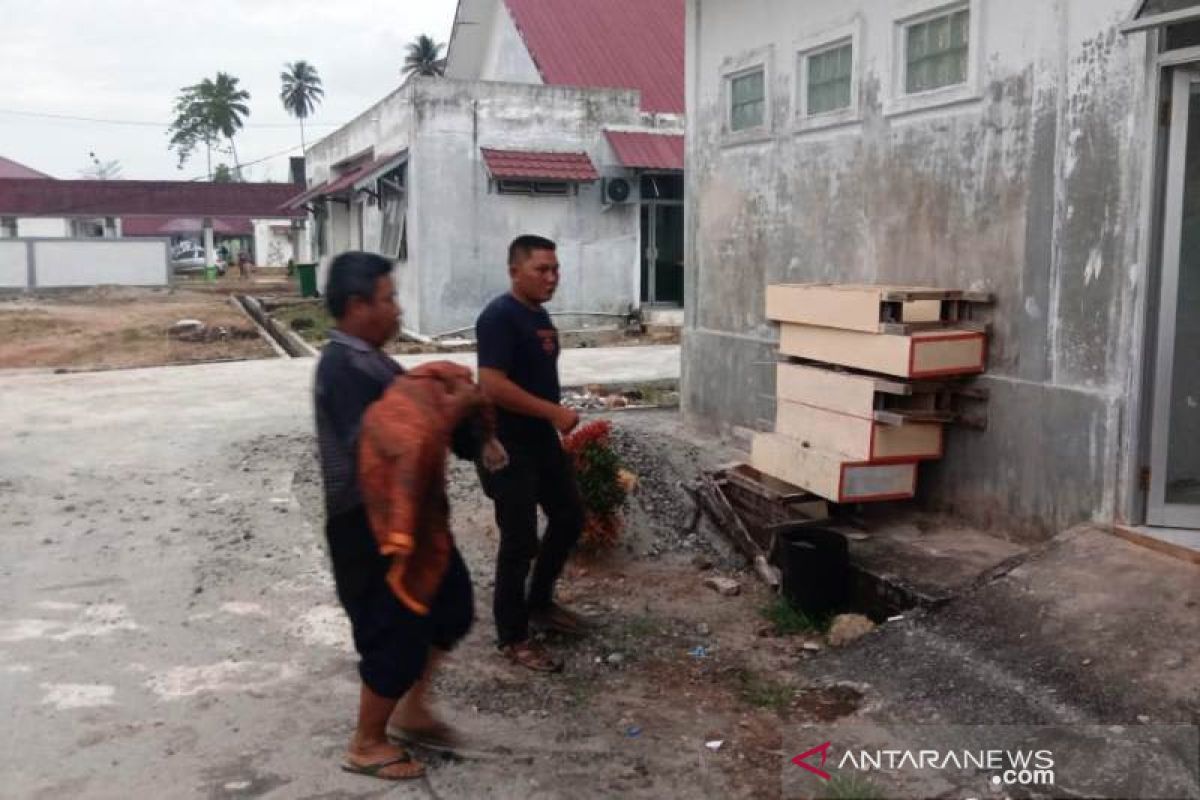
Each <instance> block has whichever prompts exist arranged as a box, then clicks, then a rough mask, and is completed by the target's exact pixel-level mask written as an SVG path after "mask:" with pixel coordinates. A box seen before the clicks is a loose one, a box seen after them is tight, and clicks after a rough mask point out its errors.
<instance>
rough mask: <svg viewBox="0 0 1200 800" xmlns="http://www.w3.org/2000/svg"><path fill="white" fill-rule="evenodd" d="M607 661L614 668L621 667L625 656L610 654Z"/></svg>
mask: <svg viewBox="0 0 1200 800" xmlns="http://www.w3.org/2000/svg"><path fill="white" fill-rule="evenodd" d="M605 661H607V662H608V663H609V664H611V665H612V666H614V667H619V666H620V665H621V664H622V663H624V661H625V656H623V655H621V654H620V653H609V654H608V658H606V659H605Z"/></svg>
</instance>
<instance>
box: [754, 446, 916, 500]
mask: <svg viewBox="0 0 1200 800" xmlns="http://www.w3.org/2000/svg"><path fill="white" fill-rule="evenodd" d="M750 461H751V464H752V465H753V466H754V468H755V469H758V470H761V471H762V472H765V473H766V474H768V475H773V476H775V477H776V478H779V479H780V480H784V481H787V482H788V483H791V484H793V485H795V486H799V487H801V488H803V489H807V490H808V491H810V492H812V493H813V494H815V495H818V496H820V497H824V498H825V499H826V500H830V501H832V502H835V503H868V502H877V501H883V500H907V499H909V498H911V497H913V495H914V494H916V489H917V464H916V463H915V462H904V463H894V464H871V463H863V462H856V461H853V460H851V459H847V458H846V457H845V456H841V455H839V454H836V453H828V452H826V451H823V450H815V449H813V448H811V447H807V448H806V447H804V446H803V445H802V444H801V442H800V441H799V440H797V439H793V438H791V437H788V436H784V435H782V434H779V433H759V434H755V436H754V443H753V445H752V448H751V458H750Z"/></svg>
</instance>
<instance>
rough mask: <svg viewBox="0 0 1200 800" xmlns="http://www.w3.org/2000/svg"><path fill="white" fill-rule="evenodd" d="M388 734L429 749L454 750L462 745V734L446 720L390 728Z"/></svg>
mask: <svg viewBox="0 0 1200 800" xmlns="http://www.w3.org/2000/svg"><path fill="white" fill-rule="evenodd" d="M388 736H391V737H392V738H394V739H399V740H400V741H402V742H405V743H407V744H411V745H416V746H418V747H424V748H425V749H427V750H444V751H447V752H453V751H455V750H458V749H459V748H461V747H462V736H460V735H459V733H458V731H456V730H455V729H454V728H453V727H451V726H450V725H447V724H446V723H445V722H441V721H438V722H435V723H434V724H433V725H430V726H428V727H425V728H400V727H395V728H389V729H388Z"/></svg>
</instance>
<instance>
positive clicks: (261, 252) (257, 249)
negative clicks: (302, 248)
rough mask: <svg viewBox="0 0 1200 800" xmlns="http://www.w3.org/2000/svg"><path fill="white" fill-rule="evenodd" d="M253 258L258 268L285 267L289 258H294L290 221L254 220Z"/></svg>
mask: <svg viewBox="0 0 1200 800" xmlns="http://www.w3.org/2000/svg"><path fill="white" fill-rule="evenodd" d="M285 226H286V227H285ZM254 257H255V259H256V260H257V264H258V266H260V267H282V266H286V265H287V262H288V259H289V258H295V246H294V245H293V241H292V232H291V220H287V219H256V220H254Z"/></svg>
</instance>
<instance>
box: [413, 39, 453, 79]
mask: <svg viewBox="0 0 1200 800" xmlns="http://www.w3.org/2000/svg"><path fill="white" fill-rule="evenodd" d="M445 46H446V45H444V44H438V43H437V42H435V41H434V40H433V39H432V38H430V37H428V36H426V35H425V34H421V35H420V36H418V37H417V38H416V39H413V40H412V41H411V42H409V44H408V49H407V50H406V51H405V52H406V53H407V55H405V57H404V71H403V75H404V77H406V78H408V77H410V76H412V75H433V76H441V75H445V74H446V59H444V58H442V48H443V47H445Z"/></svg>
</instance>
